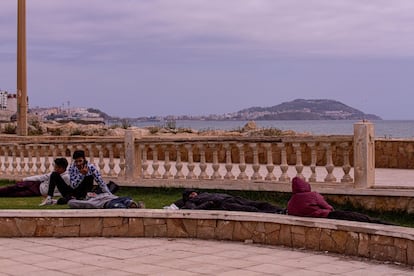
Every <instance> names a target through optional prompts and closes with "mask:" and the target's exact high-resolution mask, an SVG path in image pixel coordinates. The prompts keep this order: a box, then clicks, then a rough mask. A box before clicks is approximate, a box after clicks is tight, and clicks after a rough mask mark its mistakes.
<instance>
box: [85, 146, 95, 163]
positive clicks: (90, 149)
mask: <svg viewBox="0 0 414 276" xmlns="http://www.w3.org/2000/svg"><path fill="white" fill-rule="evenodd" d="M86 148H87V149H88V153H89V156H88V159H89V162H91V163H92V164H95V154H94V146H93V144H88V145H86Z"/></svg>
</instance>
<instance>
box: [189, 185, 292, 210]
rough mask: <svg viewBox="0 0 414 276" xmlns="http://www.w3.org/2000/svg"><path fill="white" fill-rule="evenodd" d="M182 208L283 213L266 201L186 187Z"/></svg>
mask: <svg viewBox="0 0 414 276" xmlns="http://www.w3.org/2000/svg"><path fill="white" fill-rule="evenodd" d="M183 203H184V205H183V206H182V207H181V208H182V209H196V210H227V211H244V212H263V213H277V214H283V213H284V212H285V209H283V208H280V207H278V206H274V205H272V204H269V203H267V202H261V201H254V200H250V199H246V198H242V197H238V196H232V195H228V194H221V193H206V192H204V193H198V192H197V191H195V190H191V189H186V190H185V191H184V192H183Z"/></svg>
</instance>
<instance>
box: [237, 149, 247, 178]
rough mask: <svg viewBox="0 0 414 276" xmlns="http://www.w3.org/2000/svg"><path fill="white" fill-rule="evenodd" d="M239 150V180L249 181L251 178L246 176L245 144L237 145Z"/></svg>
mask: <svg viewBox="0 0 414 276" xmlns="http://www.w3.org/2000/svg"><path fill="white" fill-rule="evenodd" d="M237 148H238V149H239V158H240V160H239V162H240V163H239V170H240V174H239V175H238V176H237V179H240V180H246V179H249V177H248V176H247V174H246V158H245V154H244V144H243V143H237Z"/></svg>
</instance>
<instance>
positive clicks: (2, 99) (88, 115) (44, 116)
mask: <svg viewBox="0 0 414 276" xmlns="http://www.w3.org/2000/svg"><path fill="white" fill-rule="evenodd" d="M16 109H17V98H16V94H11V93H8V92H7V91H2V90H0V121H2V122H8V121H10V122H11V121H14V120H15V119H16ZM29 116H32V117H36V118H37V119H38V120H39V121H56V122H62V123H66V122H76V123H82V124H118V123H120V122H125V121H128V122H129V123H131V124H134V123H139V122H170V121H179V120H197V121H228V120H238V121H251V120H255V121H260V120H361V119H369V120H381V118H380V117H378V116H376V115H373V114H365V113H363V112H362V111H360V110H357V109H355V108H352V107H349V106H347V105H345V104H343V103H341V102H338V101H334V100H324V99H322V100H304V99H296V100H293V101H290V102H284V103H282V104H279V105H275V106H271V107H250V108H247V109H243V110H240V111H237V112H231V113H225V114H210V115H168V116H146V117H136V118H120V117H113V116H110V115H108V114H106V113H105V112H104V111H101V110H99V109H96V108H93V107H89V108H87V107H73V106H70V102H69V101H68V102H66V103H63V104H62V105H61V106H59V107H30V108H29Z"/></svg>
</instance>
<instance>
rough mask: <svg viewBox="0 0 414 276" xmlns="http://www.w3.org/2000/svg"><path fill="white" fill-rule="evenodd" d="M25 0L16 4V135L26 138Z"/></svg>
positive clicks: (20, 0)
mask: <svg viewBox="0 0 414 276" xmlns="http://www.w3.org/2000/svg"><path fill="white" fill-rule="evenodd" d="M26 75H27V74H26V0H18V2H17V135H21V136H27V76H26Z"/></svg>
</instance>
